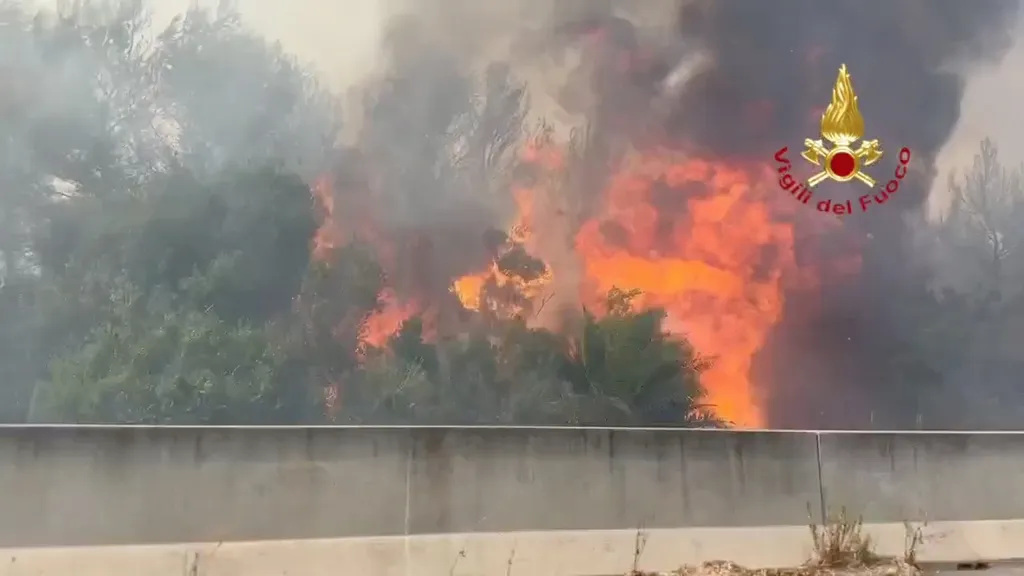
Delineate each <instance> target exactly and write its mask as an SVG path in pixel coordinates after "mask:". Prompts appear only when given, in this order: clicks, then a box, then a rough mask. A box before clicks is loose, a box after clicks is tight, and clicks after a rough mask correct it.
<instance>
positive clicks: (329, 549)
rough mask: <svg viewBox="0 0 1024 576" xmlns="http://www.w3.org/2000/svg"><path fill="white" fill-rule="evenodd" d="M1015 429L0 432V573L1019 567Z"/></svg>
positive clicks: (1022, 459) (1021, 527) (1021, 530)
mask: <svg viewBox="0 0 1024 576" xmlns="http://www.w3.org/2000/svg"><path fill="white" fill-rule="evenodd" d="M1022 450H1024V434H1013V433H1007V434H923V433H890V434H885V433H824V432H822V433H818V432H781V431H715V430H673V429H642V430H626V429H574V428H488V427H480V428H444V427H421V428H397V427H395V428H387V427H381V428H360V427H321V428H291V427H278V428H274V427H259V428H200V427H88V426H86V427H59V426H31V427H0V487H2V488H3V489H2V490H0V548H2V550H0V556H8V557H9V561H7V562H5V563H4V564H3V566H4V567H3V568H0V574H37V575H44V574H65V573H68V570H69V569H71V568H73V570H71V571H72V572H74V573H75V574H90V573H96V574H100V573H103V574H106V575H110V574H141V573H145V574H146V575H147V576H162V575H163V574H196V575H198V574H207V575H209V576H220V575H227V574H245V575H246V576H250V575H252V574H283V573H285V572H288V573H293V574H294V573H301V574H327V573H330V574H348V573H354V574H371V573H372V574H403V575H405V576H408V575H410V574H449V573H451V574H477V575H479V574H490V573H496V574H498V573H500V574H504V573H505V572H506V570H507V569H508V567H509V566H510V559H511V565H512V566H514V567H515V568H516V570H521V571H523V573H527V574H529V575H530V576H535V575H538V574H552V575H554V574H587V573H590V574H596V573H606V574H608V573H616V572H621V571H623V570H626V569H628V568H629V567H630V566H631V563H632V561H633V556H634V552H635V550H636V548H637V545H638V540H637V539H638V535H639V537H640V538H641V539H646V545H645V546H643V549H644V553H643V554H642V555H641V562H640V564H641V565H642V566H645V567H647V568H650V569H669V568H672V567H674V566H677V565H678V564H681V563H686V562H698V561H702V560H707V559H714V558H719V559H731V560H734V561H739V562H742V563H746V564H749V565H753V566H773V565H780V564H791V563H794V562H798V561H801V560H803V559H806V558H807V557H808V555H809V554H810V545H811V542H810V538H809V534H808V529H807V523H808V520H811V521H815V522H821V520H822V518H823V512H824V511H826V510H832V511H836V510H838V509H839V508H840V507H846V508H847V509H848V510H849V511H850V512H851V513H853V514H863V515H864V517H865V520H867V521H868V522H869V526H868V529H869V531H871V532H873V533H874V534H875V535H876V536H877V539H878V541H879V544H880V546H881V548H882V551H884V552H899V551H900V549H901V548H902V546H903V543H904V535H905V530H904V526H903V524H902V521H904V520H922V519H923V520H927V521H928V522H929V524H928V526H926V527H925V531H926V533H927V534H926V535H927V540H926V542H925V545H924V547H923V548H922V550H921V552H922V554H923V555H924V557H925V558H926V559H932V560H941V561H960V560H963V561H968V560H991V559H997V558H1020V557H1024V538H1021V536H1024V497H1022V496H1020V495H1018V493H1019V491H1018V490H1017V489H1016V483H1017V482H1016V481H1017V480H1018V479H1019V478H1022V477H1024V454H1019V453H1020V452H1021V451H1022Z"/></svg>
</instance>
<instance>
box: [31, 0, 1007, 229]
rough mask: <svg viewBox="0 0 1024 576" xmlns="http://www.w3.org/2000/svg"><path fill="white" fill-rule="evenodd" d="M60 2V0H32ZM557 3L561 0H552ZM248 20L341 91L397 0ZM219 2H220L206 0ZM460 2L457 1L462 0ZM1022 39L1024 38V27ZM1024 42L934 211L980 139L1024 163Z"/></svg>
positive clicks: (313, 1)
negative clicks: (1021, 104)
mask: <svg viewBox="0 0 1024 576" xmlns="http://www.w3.org/2000/svg"><path fill="white" fill-rule="evenodd" d="M32 1H34V2H36V3H37V4H40V5H44V6H45V5H53V4H54V3H55V1H56V0H32ZM552 1H557V0H552ZM234 2H236V5H237V6H238V7H239V8H240V10H241V12H242V14H243V17H244V19H245V22H246V24H247V25H249V26H251V27H252V28H253V29H254V30H256V31H257V32H259V33H260V34H262V35H264V36H266V37H267V38H270V39H273V40H276V41H279V42H280V43H281V45H282V46H283V48H284V49H285V50H286V51H287V52H290V53H291V54H293V55H294V56H296V57H297V58H298V59H299V60H300V61H303V62H305V63H306V64H308V65H309V66H311V67H313V68H314V69H316V70H317V71H318V72H319V74H320V76H321V77H322V79H323V80H324V81H325V82H326V83H327V84H328V85H329V86H331V87H332V88H334V89H335V90H337V91H339V92H341V91H344V90H345V89H346V88H347V87H349V86H351V85H353V84H355V83H357V82H358V81H359V80H360V79H361V78H363V77H364V76H365V75H366V74H367V73H368V72H370V71H371V70H372V69H373V66H374V63H375V60H376V58H375V56H376V53H377V46H378V40H379V37H380V30H381V26H382V24H383V22H384V20H385V16H386V14H387V12H388V7H389V6H393V5H394V0H391V1H390V2H389V0H287V1H283V0H234ZM191 3H192V0H161V2H160V3H159V5H160V10H159V11H158V12H157V14H156V20H157V21H158V22H165V21H167V20H169V19H170V18H171V17H172V16H173V15H174V14H176V13H178V12H181V11H184V10H185V9H186V8H187V7H188V6H189V5H190V4H191ZM200 4H202V5H207V6H216V4H217V0H200ZM456 4H457V2H456ZM1017 37H1018V38H1024V25H1021V26H1019V29H1018V34H1017ZM1021 70H1024V42H1020V41H1018V43H1017V45H1016V46H1014V47H1013V48H1012V49H1011V51H1010V52H1009V54H1007V56H1006V58H1005V59H1004V60H1003V61H1002V62H1000V63H999V64H998V65H995V66H990V67H988V68H986V69H983V70H975V71H974V73H973V75H972V76H971V78H970V79H969V81H968V85H967V94H966V96H965V98H964V101H963V103H962V108H963V112H962V115H961V119H960V122H959V124H958V126H957V128H956V130H955V132H954V134H953V137H952V138H951V139H950V141H949V142H948V143H947V145H946V147H945V148H944V149H943V151H942V153H941V154H940V158H939V165H940V166H943V167H945V168H944V169H945V171H946V174H942V175H940V177H939V178H938V179H936V184H935V188H934V190H933V193H932V195H931V202H930V209H931V211H932V212H933V213H935V212H938V211H941V209H942V207H943V205H944V204H945V203H946V202H947V199H948V196H947V195H946V194H945V191H946V178H947V175H948V174H949V173H950V172H951V171H956V170H963V169H965V168H967V167H969V166H970V164H971V161H972V159H973V157H974V154H975V153H976V152H977V150H978V145H979V143H980V141H981V140H982V139H983V138H985V137H986V136H988V137H991V138H992V139H993V140H994V141H995V142H996V144H997V145H999V148H1000V151H1001V155H1002V157H1003V158H1004V159H1005V160H1006V161H1007V162H1009V163H1011V164H1016V163H1017V161H1018V159H1020V160H1024V114H1021V113H1020V112H1019V111H1018V110H1019V108H1018V103H1019V102H1021V101H1024V75H1022V74H1020V71H1021Z"/></svg>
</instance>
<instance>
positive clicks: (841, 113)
mask: <svg viewBox="0 0 1024 576" xmlns="http://www.w3.org/2000/svg"><path fill="white" fill-rule="evenodd" d="M863 138H864V117H863V116H861V114H860V110H859V109H858V107H857V94H856V93H855V92H854V91H853V82H852V81H851V80H850V74H849V72H847V71H846V64H843V65H842V66H840V67H839V77H838V78H836V85H835V87H834V88H832V102H831V103H830V104H829V105H828V108H826V109H825V112H824V113H823V114H822V115H821V139H819V140H811V139H810V138H807V139H806V140H804V151H803V152H802V153H801V154H800V156H802V157H803V159H804V160H806V161H807V162H809V163H810V164H812V165H814V166H816V167H818V171H817V172H816V173H815V174H814V175H812V176H811V177H810V178H808V179H807V180H806V182H800V181H798V180H797V178H796V177H795V176H794V175H793V173H792V168H793V163H792V162H790V161H789V158H788V157H787V153H788V152H789V148H788V147H786V146H783V147H782V149H781V150H779V151H778V152H776V153H775V161H776V162H777V163H778V166H779V168H778V172H779V187H781V188H782V190H783V191H785V192H787V193H788V194H790V195H791V196H792V197H793V198H795V199H796V200H797V201H798V202H801V203H803V204H811V202H812V201H813V200H814V189H815V187H817V186H818V185H819V184H821V183H822V182H825V181H826V180H832V181H833V182H842V183H846V182H853V181H855V180H856V181H857V182H860V183H862V184H864V185H865V186H867V187H868V188H871V189H874V191H873V192H872V193H868V194H864V195H862V196H860V197H859V198H858V199H857V206H858V207H859V209H860V212H867V211H868V207H869V206H871V205H872V204H877V205H882V204H885V203H886V202H887V201H888V200H889V198H891V197H892V195H893V194H895V193H896V192H897V191H899V188H900V182H902V181H903V179H904V178H905V177H906V176H907V166H909V165H910V149H909V148H906V147H904V148H901V149H900V153H899V164H897V166H896V170H895V172H894V173H893V178H892V179H891V180H889V181H888V182H887V183H886V184H885V187H884V188H881V187H879V188H875V185H876V181H875V179H874V178H872V177H871V176H870V175H869V174H868V173H867V172H866V171H865V170H864V169H865V168H868V167H871V166H874V165H875V164H877V163H878V161H879V160H881V159H882V156H883V155H884V152H883V151H882V144H881V143H880V142H879V141H878V140H864V139H863ZM858 140H860V145H859V146H856V147H854V145H855V144H856V142H857V141H858ZM824 141H827V142H829V143H830V144H831V145H832V147H831V148H829V147H828V145H827V144H825V142H824ZM814 206H815V208H817V209H818V211H819V212H827V213H830V214H835V215H836V216H846V215H849V214H853V213H854V210H855V209H856V208H857V207H855V206H854V203H853V200H846V201H843V200H837V199H823V200H820V201H818V202H817V203H816V204H815V205H814Z"/></svg>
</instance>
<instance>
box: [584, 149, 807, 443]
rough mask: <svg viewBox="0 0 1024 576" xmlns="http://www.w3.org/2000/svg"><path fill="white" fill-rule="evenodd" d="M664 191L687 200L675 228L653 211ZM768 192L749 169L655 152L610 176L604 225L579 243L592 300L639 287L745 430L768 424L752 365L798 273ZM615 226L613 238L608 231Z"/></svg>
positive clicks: (787, 233)
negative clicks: (706, 367) (702, 360)
mask: <svg viewBox="0 0 1024 576" xmlns="http://www.w3.org/2000/svg"><path fill="white" fill-rule="evenodd" d="M766 182H767V183H768V185H769V186H770V183H771V181H770V180H766ZM694 186H696V187H697V190H696V191H694ZM658 187H661V188H667V190H670V191H671V193H670V194H671V195H673V196H675V198H671V197H670V198H667V199H666V198H662V199H660V201H661V202H664V203H672V202H674V201H684V202H685V208H683V209H681V210H678V214H675V218H673V219H672V220H671V221H666V218H665V214H664V212H665V210H659V209H658V208H657V207H656V206H655V204H654V202H655V199H654V197H653V192H654V190H655V189H656V188H658ZM687 190H690V191H691V192H690V194H691V196H690V197H689V198H687V196H686V194H687V193H686V191H687ZM770 191H771V190H770V188H768V187H767V186H766V187H765V189H762V188H758V187H755V186H753V185H752V183H751V178H750V175H749V173H748V172H747V171H745V170H742V169H737V168H732V167H729V166H726V165H722V164H715V163H712V162H707V161H703V160H689V159H685V158H679V157H676V156H674V155H673V154H671V153H668V152H662V153H655V154H650V155H647V156H643V157H639V158H636V159H634V160H633V161H632V162H630V163H629V165H628V166H626V167H625V168H624V169H623V170H622V171H620V172H619V173H618V174H617V175H616V176H615V177H614V178H613V179H612V181H611V183H610V185H609V186H608V189H607V191H606V196H605V198H606V206H605V211H604V214H603V215H602V218H600V219H595V220H591V221H589V222H587V223H586V224H585V225H584V226H583V228H582V229H581V230H580V233H579V234H578V235H577V237H576V246H577V250H578V252H579V254H580V257H581V258H582V259H583V261H584V267H585V270H586V275H587V278H588V279H589V281H590V282H591V284H592V285H593V286H594V287H595V288H596V289H597V291H595V292H592V296H591V297H592V298H595V297H596V296H597V295H599V294H603V293H605V292H606V291H607V290H608V289H610V288H612V287H613V286H616V287H619V288H623V289H638V290H640V291H642V293H643V294H642V295H641V297H640V299H639V300H638V302H637V304H638V305H639V306H644V307H655V306H657V307H661V308H664V309H665V310H666V312H667V315H668V317H667V328H668V329H669V330H670V331H672V332H675V333H678V334H680V335H682V336H685V337H686V338H687V339H688V340H689V341H690V342H691V343H692V344H693V345H694V346H695V347H696V349H697V350H698V351H699V352H701V353H702V354H705V355H708V356H711V357H712V358H713V359H714V360H715V363H714V366H713V368H712V369H711V370H710V371H709V372H707V373H706V374H704V375H703V379H702V383H703V384H704V386H705V387H706V389H707V390H708V396H709V399H708V400H709V402H710V403H711V404H713V405H715V407H716V408H715V409H716V412H717V413H718V415H719V416H720V417H722V418H725V419H727V420H730V421H732V422H734V423H735V424H736V425H737V426H741V427H757V426H762V425H764V422H765V420H764V414H763V411H762V408H761V405H760V404H761V403H760V401H759V399H758V396H757V391H756V389H755V387H754V385H753V383H752V381H751V368H752V362H753V359H754V356H755V354H756V353H757V352H758V351H759V350H760V349H761V347H762V346H763V345H764V343H765V340H766V338H767V335H768V333H769V331H770V330H771V329H772V328H773V327H774V326H775V324H776V323H777V322H778V321H779V320H780V319H781V317H782V310H783V280H784V277H785V276H786V275H787V273H788V272H791V271H793V270H795V267H796V266H795V260H794V256H793V247H794V246H793V242H794V240H793V231H792V228H791V226H790V225H789V224H783V223H779V222H778V221H776V220H775V219H774V218H773V211H772V208H771V205H772V204H774V202H766V200H769V198H767V197H766V196H765V195H766V194H768V193H769V192H770ZM609 225H613V226H614V228H615V229H617V230H618V231H620V232H621V234H620V235H619V236H618V237H617V238H616V239H615V240H616V241H612V240H610V239H609V237H610V236H611V235H610V234H608V233H604V232H603V230H604V229H607V228H608V227H609Z"/></svg>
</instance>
